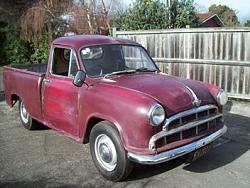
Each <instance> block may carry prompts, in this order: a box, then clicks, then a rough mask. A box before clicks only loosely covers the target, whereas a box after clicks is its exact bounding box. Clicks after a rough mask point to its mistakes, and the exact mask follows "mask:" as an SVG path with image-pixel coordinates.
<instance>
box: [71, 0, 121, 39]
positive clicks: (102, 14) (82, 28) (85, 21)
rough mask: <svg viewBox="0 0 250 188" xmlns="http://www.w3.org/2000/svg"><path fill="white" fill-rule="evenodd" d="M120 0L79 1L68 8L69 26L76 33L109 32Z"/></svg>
mask: <svg viewBox="0 0 250 188" xmlns="http://www.w3.org/2000/svg"><path fill="white" fill-rule="evenodd" d="M119 7H120V4H119V1H118V0H109V1H104V0H89V1H79V2H78V3H75V4H74V5H73V6H72V7H70V8H69V9H68V11H67V12H68V15H70V20H69V21H68V24H69V28H70V30H71V31H73V32H75V33H80V34H82V33H85V34H89V33H90V34H93V33H101V34H109V33H110V31H111V23H112V20H113V19H114V16H115V15H116V11H117V10H119Z"/></svg>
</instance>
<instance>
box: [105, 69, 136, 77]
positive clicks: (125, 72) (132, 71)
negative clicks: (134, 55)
mask: <svg viewBox="0 0 250 188" xmlns="http://www.w3.org/2000/svg"><path fill="white" fill-rule="evenodd" d="M135 72H136V70H131V69H129V70H123V71H116V72H111V73H109V74H106V75H104V77H103V78H107V77H109V76H112V75H119V74H130V73H135Z"/></svg>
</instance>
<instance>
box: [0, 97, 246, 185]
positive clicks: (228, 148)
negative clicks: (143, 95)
mask: <svg viewBox="0 0 250 188" xmlns="http://www.w3.org/2000/svg"><path fill="white" fill-rule="evenodd" d="M249 104H250V103H241V102H234V103H229V105H228V106H227V110H226V114H225V120H226V124H227V125H228V128H229V130H228V133H227V134H226V135H225V136H224V137H223V138H221V139H220V140H219V141H218V143H217V145H216V147H215V148H214V149H213V150H211V151H210V152H209V153H208V154H207V155H205V156H203V157H202V158H200V159H198V160H197V161H195V162H194V163H192V164H189V165H185V164H184V163H183V162H184V159H183V158H180V159H176V160H173V161H170V162H166V163H164V164H160V165H155V166H140V165H137V166H136V167H135V169H134V171H133V173H132V174H131V176H130V177H129V178H128V179H127V180H126V181H124V182H119V183H113V182H110V181H107V180H105V179H104V178H102V176H100V175H99V173H98V172H97V170H96V168H95V167H94V165H93V163H92V160H91V156H90V153H89V145H81V144H77V143H75V142H74V141H73V140H71V139H69V138H66V137H64V136H62V135H60V134H59V133H56V132H54V131H53V130H50V129H41V130H37V131H27V130H25V129H24V128H22V127H21V123H20V121H19V117H18V112H17V107H14V108H13V109H10V108H9V107H7V106H6V104H5V102H0V187H23V188H29V187H91V188H92V187H102V188H106V187H107V188H110V187H127V188H129V187H131V188H137V187H143V188H145V187H169V188H171V187H197V188H200V187H227V188H231V187H232V188H235V187H246V188H249V187H250V151H249V148H250V105H249ZM229 110H230V111H229Z"/></svg>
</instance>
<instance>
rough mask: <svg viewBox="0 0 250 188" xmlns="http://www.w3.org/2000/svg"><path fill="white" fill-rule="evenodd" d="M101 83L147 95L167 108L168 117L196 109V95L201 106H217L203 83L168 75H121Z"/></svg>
mask: <svg viewBox="0 0 250 188" xmlns="http://www.w3.org/2000/svg"><path fill="white" fill-rule="evenodd" d="M101 82H105V83H108V84H111V85H113V86H116V87H122V88H126V89H130V90H134V91H136V92H140V93H142V94H143V95H147V96H148V97H151V98H153V99H155V100H156V101H158V102H159V103H160V104H162V105H163V106H164V107H165V108H166V110H167V113H168V115H172V114H175V113H178V112H181V111H184V110H187V109H190V108H194V107H195V106H194V104H193V101H194V96H193V95H194V94H195V95H196V96H197V98H198V99H200V100H201V104H200V105H205V104H216V101H215V99H214V97H213V96H212V94H211V93H210V92H209V90H208V88H207V87H206V86H205V85H204V84H202V83H201V82H197V81H192V80H187V79H182V78H179V77H174V76H170V75H166V74H157V73H136V74H129V75H119V76H113V77H112V78H109V79H108V80H107V79H103V80H102V81H101ZM190 90H191V91H190ZM192 92H193V93H192Z"/></svg>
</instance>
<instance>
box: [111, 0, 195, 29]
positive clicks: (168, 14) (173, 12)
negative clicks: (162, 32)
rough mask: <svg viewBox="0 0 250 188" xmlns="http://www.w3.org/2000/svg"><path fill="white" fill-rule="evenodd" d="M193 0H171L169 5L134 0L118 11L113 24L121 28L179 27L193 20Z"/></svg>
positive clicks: (147, 0)
mask: <svg viewBox="0 0 250 188" xmlns="http://www.w3.org/2000/svg"><path fill="white" fill-rule="evenodd" d="M194 10H195V7H194V5H193V0H173V1H172V3H171V6H170V7H166V5H165V4H163V3H161V2H160V1H159V0H136V1H135V2H134V3H133V4H132V6H131V7H129V8H128V9H127V10H125V11H124V12H122V13H119V15H118V16H117V19H116V20H115V25H116V27H117V28H118V29H121V30H140V29H141V30H147V29H166V28H181V27H185V26H186V25H193V21H195V20H196V19H195V18H196V17H195V11H194Z"/></svg>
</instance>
